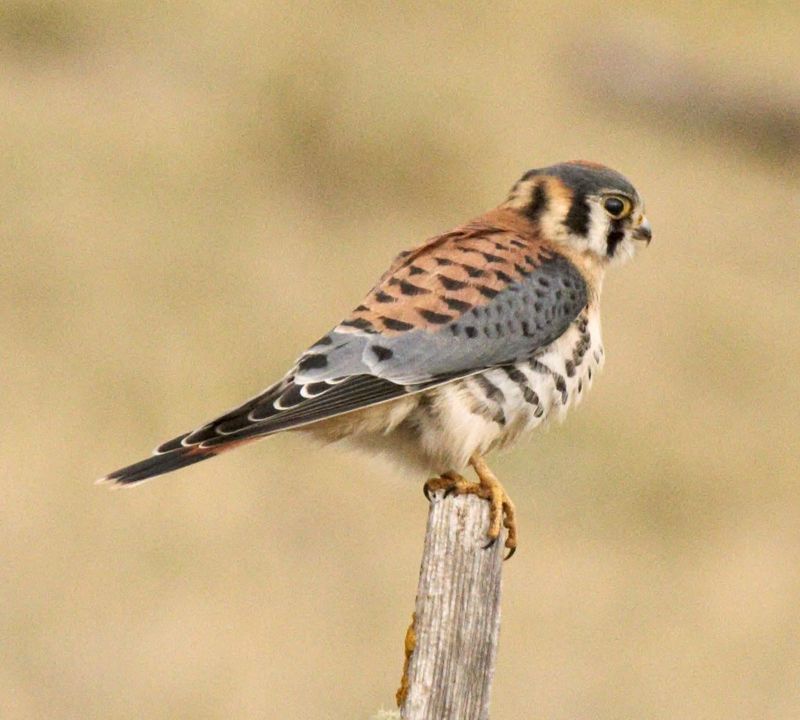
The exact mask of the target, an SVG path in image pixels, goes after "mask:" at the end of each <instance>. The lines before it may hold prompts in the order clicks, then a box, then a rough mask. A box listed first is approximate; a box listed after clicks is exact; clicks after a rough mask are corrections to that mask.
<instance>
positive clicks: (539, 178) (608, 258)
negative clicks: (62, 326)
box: [506, 162, 652, 264]
mask: <svg viewBox="0 0 800 720" xmlns="http://www.w3.org/2000/svg"><path fill="white" fill-rule="evenodd" d="M506 204H507V206H509V207H512V208H514V209H515V210H516V211H517V212H520V213H522V214H524V215H525V216H526V217H528V218H529V219H531V220H532V221H533V222H535V223H536V224H538V226H539V229H540V231H541V232H542V234H543V235H544V237H545V238H547V239H548V240H550V241H552V242H556V243H560V244H565V245H568V246H570V247H572V248H573V249H575V250H578V251H579V252H582V253H588V254H590V255H593V256H595V258H596V259H597V260H599V261H600V262H602V263H603V264H610V263H619V262H624V261H625V260H628V259H629V258H631V257H633V255H634V254H635V252H636V250H637V249H638V248H639V247H640V246H641V245H643V244H649V242H650V240H651V237H652V232H651V229H650V223H649V222H648V220H647V218H646V217H645V214H644V203H643V202H642V199H641V198H640V197H639V194H638V193H637V192H636V189H635V188H634V187H633V185H631V184H630V183H629V182H628V181H627V180H626V179H625V178H624V177H623V176H622V175H620V174H619V173H618V172H616V171H614V170H611V169H610V168H607V167H605V166H603V165H598V164H595V163H587V162H569V163H561V164H559V165H552V166H551V167H547V168H542V169H540V170H531V171H530V172H528V173H526V174H525V175H524V176H523V177H522V179H521V180H520V181H519V182H518V183H517V184H516V185H515V186H514V187H513V188H512V190H511V194H510V196H509V198H508V201H507V203H506Z"/></svg>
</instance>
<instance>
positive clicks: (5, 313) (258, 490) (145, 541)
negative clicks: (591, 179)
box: [0, 0, 800, 720]
mask: <svg viewBox="0 0 800 720" xmlns="http://www.w3.org/2000/svg"><path fill="white" fill-rule="evenodd" d="M637 7H638V9H637V10H636V11H635V12H633V11H631V10H630V9H627V7H626V6H625V5H613V4H608V3H604V4H595V3H590V2H575V3H563V4H553V3H543V2H533V3H532V2H526V3H499V4H498V3H493V4H491V5H490V4H488V3H487V4H483V3H462V4H443V3H419V4H417V3H408V2H401V3H393V4H391V5H390V4H385V3H335V2H329V3H325V2H319V3H313V4H309V3H260V2H254V1H250V2H213V1H212V0H205V1H200V2H192V3H188V2H178V3H161V2H151V1H144V0H137V1H134V2H127V3H115V2H109V1H106V0H74V1H72V2H56V1H55V0H51V1H46V0H40V1H39V2H30V1H22V0H5V1H4V2H3V4H2V6H0V63H2V72H0V103H1V104H2V113H0V332H1V333H2V343H1V344H0V372H1V373H2V386H1V387H2V407H3V413H2V420H0V423H2V428H0V429H1V430H2V433H1V434H0V437H2V441H0V442H2V453H0V471H1V474H0V547H1V548H2V563H0V717H2V718H3V720H23V719H24V720H30V719H31V718H103V719H104V720H112V719H115V718H120V719H122V718H132V717H141V718H148V720H160V719H162V718H163V719H170V720H171V719H173V718H192V719H193V720H205V719H208V720H212V719H216V718H225V719H228V718H295V717H297V718H318V717H325V718H364V717H369V716H370V715H371V714H373V713H374V712H375V711H376V710H377V709H378V708H379V707H381V706H382V705H383V706H385V707H389V706H390V705H391V701H392V697H393V692H394V689H395V687H396V684H397V681H398V678H399V672H400V668H401V660H402V639H403V633H404V631H405V628H406V625H407V623H408V619H409V613H410V611H411V609H412V606H413V600H414V591H415V587H416V580H417V571H418V562H419V556H420V551H421V546H422V537H423V532H424V526H425V517H426V505H425V502H424V499H423V497H422V492H421V489H420V483H421V481H422V480H423V478H413V479H412V478H403V477H399V476H397V475H396V474H392V473H391V472H387V471H386V470H385V469H384V468H383V467H382V466H379V465H375V464H373V463H372V462H371V461H368V460H365V459H364V458H361V457H358V456H351V455H348V454H346V453H344V452H342V451H340V450H337V449H331V448H329V449H319V448H316V447H314V446H312V445H310V444H308V443H307V442H306V441H305V440H304V439H303V438H300V437H296V436H291V435H288V436H281V437H275V438H272V439H270V440H268V441H265V442H264V443H261V444H259V445H256V446H252V447H249V448H246V449H243V450H240V451H237V452H236V453H232V454H230V455H227V456H224V457H223V458H219V459H217V460H213V461H211V462H209V463H203V464H201V465H197V466H195V467H192V468H189V469H187V470H185V471H183V472H181V473H179V474H176V475H174V476H169V477H165V478H161V479H159V480H157V481H154V482H151V483H149V484H147V485H144V486H142V487H140V488H137V489H136V490H133V491H125V492H117V493H110V492H107V491H106V490H105V489H104V488H99V487H94V486H93V485H92V480H93V479H94V478H95V477H97V476H99V475H101V474H103V473H104V472H107V471H109V470H112V469H114V468H116V467H119V466H120V465H122V464H125V463H127V462H131V461H133V460H137V459H139V458H140V457H141V456H143V455H145V454H147V453H148V452H149V450H150V448H152V447H153V446H154V445H155V444H156V443H157V442H159V441H161V440H164V439H166V438H168V437H170V436H171V435H173V434H175V433H177V432H179V431H182V430H185V429H188V428H190V427H192V426H193V425H195V424H196V423H198V422H200V421H203V420H205V419H207V418H208V417H210V416H211V415H213V414H214V413H216V412H218V411H222V410H225V409H227V408H228V407H230V406H232V405H234V404H236V403H238V402H239V401H240V400H243V399H244V398H246V397H247V396H248V395H249V394H251V393H254V392H256V391H258V390H260V389H261V388H263V387H264V386H266V385H267V384H268V383H270V382H271V381H272V380H274V379H276V378H277V377H278V376H279V375H280V374H281V373H282V372H283V371H284V370H285V369H286V368H287V367H288V365H289V364H290V363H291V361H292V360H293V358H294V357H295V355H296V353H298V352H299V351H301V350H302V349H304V348H305V347H306V346H307V344H309V343H310V342H311V341H313V340H314V339H315V338H317V337H319V336H320V335H321V334H322V333H323V332H325V331H326V330H327V329H329V328H330V327H331V326H332V325H333V324H334V323H335V322H336V321H337V320H338V319H340V317H342V316H343V315H344V314H345V313H346V312H348V311H349V310H350V309H351V308H352V307H353V306H354V305H355V304H356V303H357V302H358V301H359V300H360V298H361V296H362V294H363V293H364V292H365V291H366V290H367V289H368V288H369V287H370V286H371V284H372V282H373V281H374V279H375V278H376V277H377V275H378V274H379V273H380V272H382V270H383V269H384V268H385V267H386V266H387V264H388V262H389V261H390V259H391V258H392V257H393V256H394V254H395V253H396V252H397V251H398V250H400V249H402V248H404V247H407V246H409V245H412V244H415V243H417V242H419V241H420V240H422V239H423V238H425V237H427V236H430V235H432V234H435V233H437V232H440V231H443V230H447V229H449V228H450V227H452V226H453V225H455V224H457V223H458V222H460V221H463V220H465V219H467V218H469V217H470V216H472V215H475V214H477V213H479V212H481V211H483V210H485V209H487V208H488V207H490V206H492V205H494V204H495V203H497V202H499V201H500V200H502V199H503V197H504V194H505V193H506V191H507V189H508V188H509V187H510V186H511V184H512V183H513V182H514V181H515V180H516V179H517V177H518V176H519V175H520V174H521V173H522V172H523V171H525V170H526V169H528V168H530V167H535V166H537V165H538V166H541V165H544V164H548V163H551V162H555V161H558V160H564V159H572V158H590V159H595V160H599V161H602V162H605V163H607V164H609V165H612V166H613V167H615V168H618V169H620V170H621V171H623V172H624V173H625V174H627V175H628V176H629V177H630V178H631V179H632V180H633V181H634V182H635V184H636V185H637V187H638V188H639V190H640V192H641V193H642V194H643V196H644V197H645V198H646V200H647V207H648V215H649V217H650V219H651V222H652V224H653V227H654V233H655V239H654V242H653V243H652V245H651V246H650V248H649V249H648V250H647V251H646V252H643V253H642V254H640V256H639V257H638V258H637V260H636V262H635V263H633V264H631V265H629V266H627V267H624V268H620V269H618V270H617V271H615V272H613V273H611V274H610V275H609V277H608V278H607V282H606V287H605V297H604V318H605V320H604V335H605V342H606V347H607V353H608V362H607V364H606V369H605V371H604V372H603V374H602V376H601V377H600V379H599V381H598V382H597V383H596V385H595V388H594V389H593V391H592V393H591V395H590V396H589V398H588V400H587V401H586V402H585V404H584V406H583V407H582V408H581V409H580V410H579V411H577V412H575V413H573V414H572V415H571V417H570V419H569V421H568V422H567V423H566V424H565V425H564V426H562V427H554V428H552V429H551V430H550V431H549V432H546V433H544V434H542V435H540V436H538V437H536V438H532V439H531V440H530V441H529V442H526V443H523V444H522V445H520V446H519V447H517V448H516V449H515V450H513V451H512V452H510V453H508V454H506V455H503V456H500V457H497V458H495V460H494V464H495V467H496V470H497V472H498V474H499V475H500V476H501V477H502V478H504V479H505V481H506V483H507V487H508V488H509V490H510V491H511V492H512V495H513V497H514V499H515V500H516V503H517V506H518V509H519V514H520V532H521V548H520V550H519V552H518V553H517V555H516V557H515V558H514V560H513V561H512V562H510V563H509V564H508V565H507V566H506V568H505V578H504V607H503V631H502V639H501V647H500V656H499V662H498V667H497V673H496V681H495V684H494V691H493V717H496V718H502V719H503V720H523V719H525V720H528V719H529V718H547V719H548V720H559V719H562V718H563V719H564V720H568V719H569V720H573V719H574V718H592V719H593V720H606V719H608V720H616V719H618V718H647V719H648V720H653V719H662V718H663V719H673V718H698V719H699V718H702V719H703V720H712V719H719V720H736V719H737V718H754V717H757V718H770V719H773V718H786V719H789V718H796V717H798V716H800V637H799V636H800V487H799V486H798V470H799V468H798V449H799V448H798V445H799V444H800V443H798V407H800V380H799V379H798V378H799V377H800V374H799V373H798V370H800V368H799V367H798V348H800V315H799V314H798V311H800V300H799V298H800V295H799V294H798V269H799V268H800V262H798V261H799V260H800V250H799V249H798V248H799V247H800V242H799V239H800V181H798V168H799V167H800V143H799V142H798V135H799V134H800V131H798V123H799V122H800V120H798V117H800V110H799V109H798V107H799V106H800V103H799V101H798V97H800V79H799V78H798V74H797V68H798V67H800V45H798V43H797V37H798V33H799V32H800V6H799V5H797V3H789V2H785V3H770V4H764V3H755V2H745V3H735V4H734V3H723V2H709V3H694V4H688V3H686V4H682V5H676V6H674V7H673V6H671V5H670V4H667V3H656V2H644V3H639V4H638V6H637Z"/></svg>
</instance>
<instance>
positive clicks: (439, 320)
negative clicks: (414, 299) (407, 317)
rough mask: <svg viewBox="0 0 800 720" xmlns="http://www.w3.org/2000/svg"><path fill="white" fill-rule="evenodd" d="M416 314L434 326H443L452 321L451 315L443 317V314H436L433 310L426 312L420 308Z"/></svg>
mask: <svg viewBox="0 0 800 720" xmlns="http://www.w3.org/2000/svg"><path fill="white" fill-rule="evenodd" d="M417 312H418V313H419V314H420V315H422V317H423V318H425V319H426V320H427V321H428V322H429V323H433V324H434V325H444V324H445V323H448V322H450V321H451V320H452V319H453V316H452V315H445V314H444V313H437V312H434V311H433V310H427V309H425V308H420V309H418V310H417Z"/></svg>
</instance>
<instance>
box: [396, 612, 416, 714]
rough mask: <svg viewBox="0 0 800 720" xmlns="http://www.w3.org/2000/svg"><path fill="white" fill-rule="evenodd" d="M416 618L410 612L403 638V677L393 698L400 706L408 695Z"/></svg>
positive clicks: (414, 644)
mask: <svg viewBox="0 0 800 720" xmlns="http://www.w3.org/2000/svg"><path fill="white" fill-rule="evenodd" d="M416 619H417V614H416V613H412V614H411V625H409V626H408V630H406V639H405V652H406V659H405V661H404V662H403V677H401V678H400V687H399V688H398V689H397V692H396V693H395V696H394V697H395V700H396V701H397V707H399V708H402V707H403V704H404V703H405V701H406V697H407V696H408V687H409V683H408V663H410V662H411V654H412V653H413V652H414V648H415V647H416V646H417V634H416V633H415V632H414V621H415V620H416Z"/></svg>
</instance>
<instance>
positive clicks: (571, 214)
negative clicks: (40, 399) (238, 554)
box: [98, 160, 652, 557]
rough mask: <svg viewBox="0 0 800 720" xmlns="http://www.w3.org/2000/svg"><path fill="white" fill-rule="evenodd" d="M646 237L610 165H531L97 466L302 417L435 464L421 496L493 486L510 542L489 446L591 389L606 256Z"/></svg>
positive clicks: (637, 209)
mask: <svg viewBox="0 0 800 720" xmlns="http://www.w3.org/2000/svg"><path fill="white" fill-rule="evenodd" d="M651 239H652V231H651V226H650V223H649V221H648V219H647V217H646V215H645V208H644V202H643V201H642V199H641V197H640V196H639V194H638V192H637V191H636V189H635V188H634V187H633V185H632V184H631V183H630V182H629V181H628V180H627V179H626V178H625V177H624V176H623V175H622V174H620V173H619V172H617V171H615V170H612V169H611V168H609V167H606V166H605V165H602V164H599V163H596V162H589V161H585V160H577V161H570V162H561V163H558V164H554V165H550V166H547V167H543V168H539V169H535V170H530V171H528V172H526V173H525V174H524V175H523V176H522V177H521V178H520V179H519V180H518V181H517V182H516V183H515V184H514V185H513V187H512V188H511V190H510V192H509V193H508V195H507V197H506V199H505V200H504V201H503V202H502V203H500V205H498V206H497V207H496V208H494V209H492V210H489V211H488V212H486V213H484V214H482V215H480V216H478V217H476V218H474V219H473V220H470V221H469V222H467V223H465V224H463V225H460V226H458V227H456V228H455V229H453V230H451V231H450V232H446V233H444V234H441V235H437V236H435V237H432V238H430V239H428V240H427V241H425V242H423V243H422V244H421V245H418V246H417V247H414V248H413V249H411V250H406V251H403V252H401V253H400V254H399V255H397V257H396V258H395V260H394V261H393V263H392V264H391V266H390V267H389V269H388V270H387V271H386V272H385V273H384V274H383V275H382V276H381V278H380V279H379V280H378V282H377V283H376V284H375V286H374V287H373V288H372V289H371V290H370V291H369V293H368V294H367V295H366V297H365V298H364V299H363V301H362V302H361V303H360V304H359V305H357V306H356V307H355V309H354V310H353V311H352V312H351V313H350V315H349V316H347V317H346V318H345V319H344V320H342V321H341V322H340V323H339V324H338V325H336V327H334V328H333V329H332V330H331V331H330V332H328V333H327V334H325V335H323V336H322V337H321V338H320V339H319V340H317V341H316V342H315V343H314V344H313V345H311V346H310V347H309V348H308V349H307V350H305V351H304V352H303V353H301V354H300V356H299V357H298V358H297V360H296V361H295V363H294V364H293V365H292V366H291V368H290V369H289V371H288V372H287V373H286V374H285V375H284V376H283V377H282V378H281V379H280V380H278V381H277V382H275V383H274V384H272V385H270V386H269V387H268V388H267V389H266V390H264V391H263V392H261V393H259V394H258V395H256V396H255V397H252V398H251V399H249V400H247V401H246V402H245V403H244V404H242V405H239V406H238V407H236V408H234V409H233V410H230V411H228V412H226V413H224V414H222V415H220V416H218V417H216V418H214V419H213V420H211V421H209V422H206V423H204V424H203V425H201V426H200V427H197V428H195V429H193V430H191V431H189V432H185V433H183V434H181V435H178V436H177V437H175V438H173V439H171V440H168V441H167V442H164V443H162V444H161V445H159V446H158V447H157V448H156V449H155V450H154V451H153V455H152V456H151V457H149V458H147V459H145V460H141V461H139V462H136V463H134V464H132V465H128V466H127V467H124V468H122V469H120V470H117V471H115V472H112V473H110V474H108V475H106V476H105V477H103V478H101V479H100V480H99V481H98V482H105V483H112V484H114V485H134V484H137V483H140V482H142V481H143V480H146V479H148V478H151V477H153V476H156V475H161V474H163V473H167V472H171V471H173V470H177V469H179V468H182V467H186V466H188V465H193V464H194V463H198V462H201V461H202V460H206V459H208V458H211V457H215V456H217V455H219V454H221V453H223V452H225V451H227V450H231V449H233V448H236V447H239V446H240V445H244V444H247V443H250V442H252V441H254V440H257V439H260V438H263V437H266V436H268V435H273V434H275V433H278V432H282V431H285V430H295V431H299V432H302V433H305V434H307V435H310V436H312V437H313V438H316V439H318V440H322V441H324V442H336V441H347V442H348V443H349V444H350V445H351V446H354V447H356V448H360V449H363V450H366V451H368V452H371V453H377V454H380V455H383V456H386V457H388V458H389V459H391V460H394V461H395V462H397V463H399V464H400V465H401V466H403V467H405V468H406V469H407V470H408V471H410V472H414V473H419V475H420V477H425V476H427V477H429V478H430V479H429V480H428V481H427V482H426V483H425V484H424V490H425V494H426V496H428V497H429V495H430V493H431V492H435V491H438V490H443V491H444V492H445V494H450V493H456V494H475V495H478V496H479V497H481V498H483V499H485V500H488V501H489V503H490V522H489V529H488V531H487V536H488V543H487V545H489V544H492V543H493V542H495V541H496V540H497V538H498V537H499V536H500V533H501V528H502V527H505V528H506V529H507V533H506V540H505V546H506V548H507V551H508V552H507V557H510V556H511V555H512V554H513V553H514V551H515V549H516V547H517V526H516V510H515V507H514V503H513V502H512V501H511V499H510V497H509V496H508V494H507V493H506V491H505V489H504V487H503V485H502V484H501V483H500V481H499V480H498V478H497V476H496V475H495V474H494V473H493V472H492V470H491V469H490V468H489V465H488V464H487V462H486V459H485V456H486V455H487V454H488V453H489V452H490V451H492V450H495V449H499V448H504V447H508V446H510V445H511V444H512V443H514V441H516V440H517V439H519V438H520V437H521V436H523V435H525V434H527V433H528V432H529V431H532V430H534V429H536V428H537V427H540V426H542V425H543V424H544V423H545V422H546V421H548V420H550V419H552V418H559V419H561V418H563V417H564V415H565V413H566V412H567V410H568V409H569V408H570V407H571V406H573V405H575V404H577V403H578V402H579V401H580V400H581V398H582V397H583V396H584V395H585V394H586V392H587V391H588V389H589V387H590V385H591V384H592V382H593V380H594V377H595V376H596V375H597V373H598V371H599V370H600V368H601V366H602V365H603V361H604V350H603V343H602V338H601V325H600V294H601V289H602V285H603V278H604V275H605V271H606V269H607V268H608V267H610V266H613V265H618V264H621V263H623V262H624V261H626V260H628V259H630V258H632V257H633V256H634V254H635V253H636V252H637V250H638V249H639V247H641V246H643V245H649V244H650V241H651ZM470 466H471V467H472V468H473V469H474V471H475V474H476V476H477V482H475V481H469V480H467V479H466V478H465V477H464V476H463V475H462V472H464V471H465V470H466V469H467V468H468V467H470ZM431 476H432V477H431Z"/></svg>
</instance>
